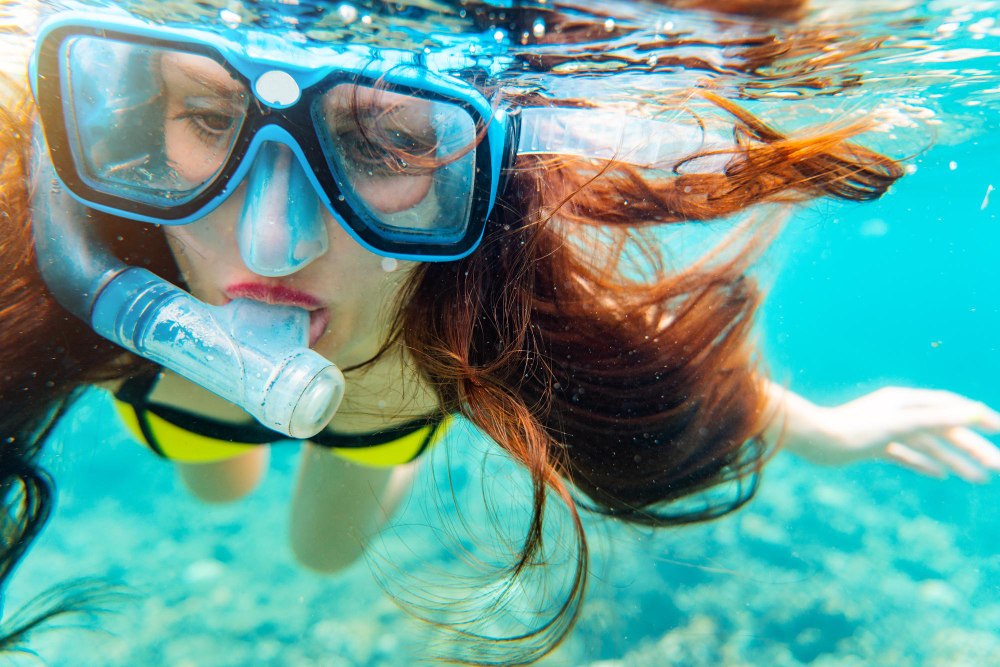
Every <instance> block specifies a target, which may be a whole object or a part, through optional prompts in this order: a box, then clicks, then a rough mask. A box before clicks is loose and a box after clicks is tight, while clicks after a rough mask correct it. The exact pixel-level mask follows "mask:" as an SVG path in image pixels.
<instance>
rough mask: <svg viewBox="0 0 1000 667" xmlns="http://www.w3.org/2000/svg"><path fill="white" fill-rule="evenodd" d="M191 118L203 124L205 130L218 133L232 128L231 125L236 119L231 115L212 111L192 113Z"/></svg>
mask: <svg viewBox="0 0 1000 667" xmlns="http://www.w3.org/2000/svg"><path fill="white" fill-rule="evenodd" d="M192 120H195V122H197V123H199V124H200V125H202V126H204V128H205V129H206V130H207V131H209V132H216V133H219V134H222V133H225V132H228V131H229V130H231V129H233V125H234V124H235V123H236V119H235V118H234V117H233V116H230V115H227V114H222V113H213V112H200V113H196V114H192Z"/></svg>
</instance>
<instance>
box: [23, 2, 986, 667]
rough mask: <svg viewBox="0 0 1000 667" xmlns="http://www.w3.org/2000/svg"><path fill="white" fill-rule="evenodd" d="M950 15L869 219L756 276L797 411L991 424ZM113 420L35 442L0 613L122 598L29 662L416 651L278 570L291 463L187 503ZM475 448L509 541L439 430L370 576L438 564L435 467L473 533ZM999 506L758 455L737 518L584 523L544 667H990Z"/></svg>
mask: <svg viewBox="0 0 1000 667" xmlns="http://www.w3.org/2000/svg"><path fill="white" fill-rule="evenodd" d="M963 6H965V5H963V3H957V2H956V3H942V2H936V3H930V8H931V9H932V10H933V11H935V12H937V13H938V14H939V15H940V16H941V21H940V23H948V19H947V17H948V16H949V15H951V16H955V15H956V12H957V15H958V16H963V15H964V14H963V13H962V12H964V11H965V10H964V9H963ZM968 7H969V8H970V9H969V11H968V14H969V15H970V16H971V18H969V19H965V20H961V21H959V23H960V24H961V26H963V27H962V28H961V29H959V30H957V31H956V34H955V35H954V36H951V33H950V32H948V31H945V32H944V33H942V34H943V35H944V36H945V37H948V38H949V39H953V40H954V41H953V42H951V43H950V45H951V46H952V47H954V48H972V47H975V48H980V49H984V50H986V51H987V53H985V54H977V55H975V56H973V55H971V54H967V55H968V56H969V61H968V62H963V61H961V60H959V61H955V62H950V63H946V64H937V63H935V64H927V65H923V67H925V68H926V69H925V70H924V71H925V72H927V73H930V71H931V70H934V71H935V72H938V71H944V70H948V71H950V72H952V73H953V77H954V78H951V79H948V80H942V81H941V82H940V83H936V84H934V85H933V86H931V87H930V88H927V87H926V86H927V85H930V84H927V83H926V82H924V84H922V85H924V86H925V88H924V92H925V93H926V94H927V96H928V97H930V96H932V95H941V96H943V97H940V98H934V99H935V100H936V101H934V102H933V105H934V106H935V108H937V109H939V110H940V113H941V116H940V117H941V118H944V119H945V121H946V122H945V125H944V126H943V127H944V129H942V130H941V133H940V135H939V136H937V137H935V139H934V142H933V145H931V146H930V147H929V148H927V149H926V150H924V151H923V152H921V153H920V154H919V155H918V156H917V157H915V158H914V159H913V160H912V161H911V163H912V164H913V165H915V166H916V171H915V172H914V173H912V174H910V175H909V176H907V177H906V178H904V179H903V180H902V181H901V182H900V183H898V184H897V185H896V186H894V188H893V190H892V192H891V193H890V194H889V195H887V196H886V197H885V198H883V199H882V200H881V201H879V202H876V203H874V204H866V205H851V206H843V205H833V204H828V203H823V204H819V205H817V206H815V207H813V208H812V209H810V210H808V211H802V212H800V213H798V214H796V215H795V216H794V217H793V218H792V219H791V220H790V221H789V223H788V226H787V229H786V232H785V233H784V234H783V236H782V237H781V239H780V241H779V243H778V244H777V247H776V248H775V249H774V250H773V251H772V252H771V253H770V255H769V256H768V258H767V265H768V267H769V268H772V269H774V271H773V273H774V276H775V277H774V279H773V288H772V290H771V293H770V297H769V299H768V301H767V303H766V306H765V309H764V312H763V314H762V318H761V327H760V335H761V340H762V346H763V350H764V355H763V356H764V358H765V360H766V364H767V366H768V367H769V368H770V370H771V372H772V374H773V376H774V377H775V378H776V379H778V380H779V381H787V382H788V384H789V386H790V387H791V389H793V390H795V391H797V392H798V393H801V394H803V395H804V396H806V397H807V398H809V399H811V400H813V401H816V402H818V403H821V404H825V405H835V404H838V403H842V402H845V401H847V400H850V399H852V398H856V397H858V396H860V395H862V394H864V393H867V392H869V391H872V390H875V389H877V388H879V387H883V386H887V385H903V386H911V387H929V388H940V389H948V390H952V391H955V392H958V393H961V394H963V395H967V396H970V397H972V398H975V399H977V400H982V401H985V402H986V403H988V404H990V405H992V406H994V407H1000V386H998V384H997V382H996V381H995V378H997V377H1000V354H998V352H997V336H998V334H1000V290H998V289H997V279H998V278H1000V269H998V268H997V261H996V259H995V255H996V248H997V247H998V245H1000V220H998V218H997V215H998V213H1000V192H993V193H992V195H991V197H990V198H989V199H988V200H987V199H986V195H987V191H988V190H989V188H990V186H992V187H994V188H1000V175H998V173H997V171H996V165H995V162H994V160H995V156H996V155H998V154H1000V135H998V133H997V131H998V130H1000V118H998V114H1000V104H998V102H997V99H998V94H997V93H996V92H992V93H991V92H983V91H989V90H991V89H993V88H997V87H998V85H997V82H996V81H995V80H994V81H992V83H991V82H990V81H989V77H988V76H984V75H977V74H975V73H970V72H969V71H968V70H980V71H990V68H995V67H996V64H997V60H996V58H995V54H992V53H989V50H990V49H994V50H995V49H996V48H997V46H998V38H997V36H996V35H991V34H986V35H985V36H984V38H983V39H980V40H974V41H973V36H974V35H975V34H980V33H975V32H969V31H967V30H966V29H967V28H968V27H969V26H972V25H976V21H979V20H981V19H982V18H983V17H989V16H990V15H993V14H995V13H996V12H997V3H989V2H986V3H976V4H975V6H973V5H971V4H968ZM963 70H965V72H963ZM977 76H978V77H979V79H978V81H976V77H977ZM970 81H973V83H972V84H969V82H970ZM914 85H916V84H914ZM970 102H979V103H978V104H972V105H971V106H970V105H969V103H970ZM828 104H830V103H828ZM959 130H961V133H960V132H959ZM110 410H111V406H110V404H109V403H108V401H107V397H106V396H104V395H102V394H100V393H97V392H95V393H93V394H92V395H90V396H88V398H87V399H86V400H85V401H84V402H83V403H82V404H81V405H80V406H79V408H78V409H77V411H76V412H75V414H74V415H73V418H72V419H71V420H68V421H67V422H66V423H64V424H63V426H62V428H61V430H60V432H59V434H57V437H56V438H55V439H54V442H52V443H51V445H50V447H49V448H48V451H47V453H46V462H47V467H48V468H49V469H50V470H51V471H52V472H53V474H54V475H55V478H56V481H57V484H58V488H59V498H58V505H57V509H56V513H55V516H54V518H53V520H52V521H51V522H50V524H49V525H48V527H47V528H46V529H45V532H44V533H43V535H42V537H41V538H40V539H39V540H38V542H37V543H36V545H35V546H34V547H33V548H32V550H31V551H30V552H29V554H28V556H27V558H26V560H25V562H24V564H23V565H22V566H21V567H20V568H19V570H18V572H17V575H16V576H15V577H14V578H13V580H12V583H11V584H10V588H9V596H8V599H7V601H6V606H7V608H9V609H14V608H17V607H18V606H19V605H20V604H21V603H23V602H24V601H26V600H28V599H30V598H31V597H32V596H33V595H34V594H36V593H38V592H39V591H41V590H43V589H44V588H46V587H48V586H49V585H51V584H52V583H55V582H58V581H62V580H65V579H68V578H75V577H83V576H96V577H102V578H108V579H110V580H112V581H116V582H120V583H122V584H125V585H127V586H128V587H129V588H130V591H131V593H130V595H131V599H130V600H121V601H119V602H118V603H116V604H115V605H113V610H112V611H113V612H114V613H109V614H106V615H101V616H100V617H99V618H95V619H90V620H89V621H86V620H84V621H83V622H81V623H80V625H81V626H85V627H75V628H65V629H61V630H56V631H52V632H49V633H46V634H42V635H39V636H38V637H37V639H36V641H35V642H34V643H33V645H32V646H33V648H34V649H35V650H36V651H37V653H38V656H39V657H40V658H42V659H43V660H45V661H47V662H48V663H49V664H53V665H81V666H83V665H88V666H89V665H95V666H96V665H170V666H173V667H187V666H192V665H197V666H201V665H212V666H214V665H251V664H261V665H400V664H408V663H409V662H410V661H411V660H412V659H413V656H415V655H417V654H418V653H419V651H420V650H421V649H422V647H423V646H424V644H425V643H426V641H427V640H428V632H429V631H428V630H427V628H425V627H423V626H421V625H418V624H416V623H414V622H413V621H411V620H410V619H409V618H408V617H406V616H405V614H403V613H402V612H401V611H400V610H399V609H398V608H397V607H396V606H395V605H394V604H393V603H392V602H391V601H390V600H389V599H388V597H387V596H386V594H385V593H384V592H383V591H382V589H380V588H379V586H378V585H377V584H376V582H375V579H374V578H373V576H372V575H371V573H370V570H369V567H368V565H367V564H366V563H364V562H360V563H357V564H355V565H354V566H353V567H352V568H351V569H349V570H348V571H346V572H344V573H341V574H339V575H337V576H334V577H321V576H317V575H312V574H309V573H307V572H304V571H303V570H301V569H300V568H299V567H298V566H296V565H295V564H294V562H293V560H292V557H291V555H290V552H289V550H288V546H287V513H288V506H289V500H290V494H291V488H292V485H293V483H294V466H295V463H296V459H295V455H296V450H295V447H294V446H287V447H276V448H275V449H274V455H273V458H272V468H271V470H270V471H269V473H268V476H267V478H266V479H265V480H264V483H263V484H262V486H261V487H260V488H259V489H258V490H256V491H255V492H254V493H253V494H252V495H251V496H249V497H248V498H247V499H245V500H243V501H241V502H238V503H236V504H233V505H230V506H207V505H203V504H200V503H198V502H197V501H195V500H193V499H192V498H191V497H190V496H189V494H187V493H186V492H185V491H184V489H183V488H182V487H181V484H180V482H179V480H178V479H177V478H176V475H175V473H174V471H173V469H172V467H171V466H170V465H169V464H166V463H163V462H161V461H159V460H157V459H155V458H154V457H153V456H151V455H149V454H148V453H147V452H145V451H144V450H142V449H141V448H140V447H139V446H137V445H136V444H134V443H133V442H131V441H130V440H128V439H127V437H126V436H125V434H124V433H123V432H122V431H121V429H120V428H118V427H117V426H113V424H114V423H115V421H114V420H113V419H111V415H110ZM994 441H996V440H995V439H994ZM470 444H474V446H470ZM449 454H450V455H451V456H450V457H449V456H448V455H449ZM484 456H487V457H489V458H488V460H489V464H488V466H487V469H486V472H485V476H486V479H487V480H489V481H488V488H490V489H491V490H492V495H491V498H492V500H493V501H494V503H498V504H499V506H500V507H501V508H502V510H503V511H502V512H501V516H503V517H505V521H506V522H509V524H510V526H508V527H511V526H513V527H514V528H513V529H514V530H515V532H513V533H512V534H514V535H516V534H517V533H516V525H517V517H518V516H521V515H520V514H519V512H520V511H523V509H524V508H523V507H521V506H520V504H519V503H518V501H517V495H516V494H512V493H510V489H509V488H508V486H507V484H508V482H505V481H498V480H503V479H506V476H505V475H503V474H498V473H499V472H502V471H507V469H506V466H505V464H504V462H503V461H502V460H498V458H497V457H496V455H495V453H494V452H493V451H492V450H491V447H490V445H489V444H488V443H485V442H482V441H481V440H480V439H478V438H477V437H476V436H474V435H473V434H471V433H468V432H455V433H453V434H452V435H451V437H450V438H449V441H448V442H447V443H445V446H444V447H441V448H439V449H438V450H437V451H436V452H435V453H434V457H433V461H432V468H431V469H429V470H427V471H425V474H424V475H422V477H421V478H420V480H419V481H418V483H417V486H416V487H415V489H414V491H413V494H412V498H411V500H410V501H409V502H408V503H406V505H405V507H404V509H403V511H402V512H401V514H400V515H399V516H398V517H397V518H396V521H395V524H396V525H397V526H398V528H397V529H396V530H392V531H387V533H386V534H385V535H383V537H382V539H380V540H378V544H377V546H376V548H375V554H376V559H378V558H380V557H382V556H385V557H388V558H391V559H392V562H394V563H395V564H396V565H398V566H399V567H400V568H401V569H403V570H404V571H408V572H411V573H413V572H421V573H423V572H426V576H427V577H428V578H431V579H433V577H434V576H435V568H436V567H440V568H443V569H445V570H448V569H455V570H459V571H460V570H461V566H460V565H459V564H458V563H457V562H456V559H455V558H454V556H452V555H451V554H450V551H449V549H448V545H447V544H446V543H442V541H441V540H439V539H438V531H437V528H438V527H439V526H440V525H442V524H443V523H445V520H442V519H441V518H440V515H442V514H443V515H444V517H446V519H454V517H455V511H454V502H453V501H452V500H451V496H450V490H448V489H447V474H446V473H447V471H448V470H449V469H450V470H451V471H452V472H453V476H454V477H453V479H454V482H455V485H456V488H457V494H458V498H459V502H460V505H461V507H462V513H463V515H464V516H466V517H467V518H468V519H469V521H470V523H471V524H473V525H474V526H478V525H480V523H481V522H482V521H483V517H484V516H485V514H484V510H483V509H482V507H481V506H482V498H481V493H480V492H479V489H480V488H481V486H482V484H483V475H484V472H483V470H482V468H481V461H482V459H483V458H484ZM431 471H433V472H434V473H435V474H433V475H432V474H429V473H430V472H431ZM517 483H518V482H517V480H515V481H513V482H510V484H514V485H515V486H516V484H517ZM998 488H1000V487H998V481H997V480H992V481H991V482H990V483H988V484H984V485H970V484H967V483H965V482H962V481H960V480H958V479H956V478H950V479H947V480H944V481H938V480H932V479H928V478H924V477H921V476H920V475H917V474H916V473H912V472H909V471H907V470H904V469H902V468H899V467H897V466H894V465H891V464H888V463H862V464H855V465H852V466H849V467H845V468H826V467H819V466H813V465H810V464H808V463H805V462H802V461H800V460H796V459H794V458H793V457H791V456H788V455H780V456H779V457H778V458H776V459H775V460H774V461H773V462H772V463H770V464H769V465H768V467H767V469H766V470H765V473H764V478H763V484H762V487H761V490H760V492H759V494H758V496H757V498H756V499H755V500H754V501H753V502H752V503H751V504H750V506H749V507H747V508H745V509H744V510H742V511H740V512H738V513H737V514H735V515H734V516H730V517H727V518H725V519H722V520H720V521H717V522H714V523H712V524H710V525H706V526H698V527H693V528H684V529H672V530H669V531H663V532H653V531H649V530H645V529H635V528H622V527H619V526H615V525H613V524H610V523H606V522H599V521H592V522H591V526H590V528H591V529H590V535H591V537H592V539H593V545H592V546H593V547H594V549H595V551H597V554H596V556H597V557H596V563H595V565H594V568H593V577H592V580H591V586H592V587H591V590H590V594H589V597H588V601H587V602H586V604H585V607H584V610H583V614H582V617H581V620H580V622H579V624H578V626H577V628H576V630H575V631H574V633H573V634H572V635H571V636H570V637H569V639H568V640H567V641H566V642H565V643H564V645H563V646H562V647H560V649H559V650H558V651H557V652H556V653H555V654H553V655H552V656H550V657H549V658H547V659H546V660H545V661H544V663H543V664H551V665H597V664H600V665H602V667H608V666H609V665H622V666H628V667H631V666H633V665H637V666H644V665H650V666H653V665H663V664H681V665H716V664H726V665H742V664H746V665H761V664H768V665H771V664H773V665H797V664H812V665H860V664H880V665H987V664H1000V630H998V628H1000V584H998V583H997V582H1000V556H998V555H997V545H998V536H1000V513H998V512H997V511H996V506H997V502H998V500H1000V493H998ZM438 503H440V506H438ZM505 525H506V524H505ZM481 527H482V529H483V531H484V534H485V531H487V528H488V527H486V526H481ZM553 531H554V532H555V534H556V535H557V536H558V534H559V533H558V530H556V529H555V528H553ZM555 558H556V560H558V549H555ZM389 574H390V575H391V574H393V573H392V572H390V573H389ZM400 581H403V580H400ZM435 581H436V582H437V585H438V586H439V588H438V589H435V590H442V589H443V586H444V585H443V584H442V583H441V580H435ZM403 583H405V582H403ZM400 585H402V584H399V583H398V584H396V586H397V588H399V586H400ZM390 586H392V584H390ZM394 590H395V589H394ZM404 592H405V591H404ZM519 594H520V593H519ZM524 596H525V600H531V599H534V597H533V596H532V595H531V594H528V593H525V594H524ZM526 605H527V602H525V604H524V605H522V606H526ZM515 606H517V605H515ZM513 616H514V617H515V618H514V621H513V622H514V623H516V620H517V619H516V616H517V614H516V613H514V614H513ZM94 627H97V628H100V631H94V630H92V629H87V628H94ZM13 660H14V663H15V664H35V663H36V662H37V659H36V658H34V657H30V656H25V657H23V658H14V659H13ZM22 661H23V663H22Z"/></svg>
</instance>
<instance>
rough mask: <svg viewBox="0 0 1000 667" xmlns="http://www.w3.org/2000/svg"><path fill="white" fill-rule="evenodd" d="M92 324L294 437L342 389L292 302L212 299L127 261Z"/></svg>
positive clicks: (328, 412) (318, 423)
mask: <svg viewBox="0 0 1000 667" xmlns="http://www.w3.org/2000/svg"><path fill="white" fill-rule="evenodd" d="M91 326H93V328H94V331H96V332H97V333H98V334H100V335H101V336H104V337H105V338H108V339H109V340H112V341H114V342H116V343H118V344H119V345H121V346H122V347H124V348H126V349H128V350H131V351H132V352H135V353H136V354H138V355H140V356H143V357H145V358H147V359H149V360H151V361H154V362H156V363H158V364H161V365H162V366H164V367H167V368H170V369H171V370H173V371H175V372H177V373H178V374H180V375H182V376H184V377H186V378H188V379H189V380H192V381H193V382H196V383H198V384H200V385H201V386H203V387H205V388H206V389H209V390H210V391H212V392H214V393H216V394H218V395H219V396H221V397H222V398H225V399H226V400H228V401H230V402H232V403H235V404H236V405H239V406H240V407H242V408H243V409H244V410H246V411H247V412H249V413H250V414H251V415H253V416H254V417H255V418H256V419H257V420H258V421H259V422H260V423H262V424H264V425H265V426H267V427H269V428H272V429H274V430H275V431H279V432H281V433H283V434H285V435H287V436H289V437H292V438H308V437H311V436H313V435H315V434H316V433H318V432H319V431H321V430H323V428H324V427H325V426H326V425H327V424H328V423H329V421H330V420H331V419H332V418H333V415H334V413H335V412H336V410H337V407H338V406H339V405H340V400H341V398H342V397H343V394H344V376H343V375H342V374H341V372H340V371H339V370H338V369H337V367H336V366H334V365H333V364H331V363H330V362H329V361H327V360H326V359H324V358H323V357H322V356H320V355H319V354H317V353H316V352H314V351H313V350H310V349H309V347H308V345H307V343H308V341H307V336H308V331H309V313H308V312H306V311H305V310H303V309H301V308H296V307H294V306H274V305H268V304H263V303H259V302H256V301H251V300H248V299H236V300H234V301H232V302H230V303H228V304H226V305H225V306H210V305H208V304H205V303H203V302H201V301H199V300H197V299H195V298H194V297H193V296H191V295H190V294H188V293H187V292H185V291H183V290H181V289H179V288H177V287H175V286H174V285H171V284H170V283H168V282H166V281H164V280H163V279H161V278H159V277H157V276H156V275H154V274H152V273H150V272H149V271H147V270H145V269H140V268H129V269H126V270H125V271H123V272H122V273H119V274H118V275H117V276H116V277H115V278H114V279H113V280H112V281H111V282H110V283H109V284H108V286H107V287H105V288H104V289H103V290H102V291H101V293H100V295H99V296H98V298H97V300H96V302H95V303H94V309H93V313H92V316H91Z"/></svg>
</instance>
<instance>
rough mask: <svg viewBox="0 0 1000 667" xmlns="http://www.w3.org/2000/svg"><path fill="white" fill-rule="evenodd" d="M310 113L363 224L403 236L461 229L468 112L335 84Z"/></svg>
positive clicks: (467, 190) (471, 157)
mask: <svg viewBox="0 0 1000 667" xmlns="http://www.w3.org/2000/svg"><path fill="white" fill-rule="evenodd" d="M313 113H314V115H315V116H317V119H316V120H317V122H316V125H317V127H319V128H320V133H321V135H323V136H322V139H323V141H324V142H325V144H326V154H327V159H328V160H329V162H330V167H331V169H332V170H333V172H334V175H335V177H336V178H337V180H338V185H339V187H340V189H341V192H342V193H343V195H344V197H345V198H346V199H347V201H348V202H349V203H350V205H351V207H352V208H353V209H354V210H355V211H356V212H357V213H358V214H359V215H360V216H361V217H362V218H364V219H365V220H366V222H368V224H370V225H372V226H374V227H377V228H379V229H380V230H381V231H382V232H383V233H384V234H386V235H388V236H390V237H391V236H396V237H397V238H398V239H400V240H403V241H405V240H406V239H412V238H413V237H414V235H415V234H416V235H419V236H420V237H421V238H420V240H422V241H429V240H434V241H439V240H440V241H445V242H446V241H448V240H450V239H454V238H460V237H461V236H462V235H463V233H464V232H465V229H466V227H467V226H468V223H469V214H470V213H469V212H470V210H471V207H472V201H473V183H474V182H475V173H476V160H475V155H476V151H475V147H476V122H475V120H474V119H473V117H472V116H471V115H470V114H469V112H468V111H466V110H465V109H464V108H462V107H461V106H459V105H457V104H452V103H449V102H441V101H432V100H427V99H423V98H420V97H415V96H412V95H407V94H403V93H399V92H395V91H389V90H381V89H376V88H372V87H368V86H362V85H357V84H339V85H337V86H334V87H333V88H332V89H331V90H330V91H329V92H327V93H326V94H325V95H324V96H322V97H321V98H319V99H318V100H317V102H316V104H315V107H314V110H313Z"/></svg>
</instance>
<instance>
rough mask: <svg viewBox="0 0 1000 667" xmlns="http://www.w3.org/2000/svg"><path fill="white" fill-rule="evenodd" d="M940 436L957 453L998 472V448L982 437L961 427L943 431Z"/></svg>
mask: <svg viewBox="0 0 1000 667" xmlns="http://www.w3.org/2000/svg"><path fill="white" fill-rule="evenodd" d="M940 435H941V437H942V438H944V439H945V440H947V441H948V442H950V443H951V444H952V445H953V446H954V447H955V448H956V449H958V450H959V451H962V452H964V453H966V454H968V455H969V456H971V457H972V458H973V459H975V460H976V461H978V462H979V463H981V464H982V465H984V466H986V467H987V468H989V469H990V470H995V471H997V472H1000V448H998V447H997V446H996V445H994V444H993V443H992V442H990V441H989V440H987V439H986V438H984V437H983V436H981V435H979V434H978V433H976V432H974V431H971V430H969V429H967V428H963V427H961V426H956V427H954V428H949V429H945V430H944V431H942V432H941V433H940Z"/></svg>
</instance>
